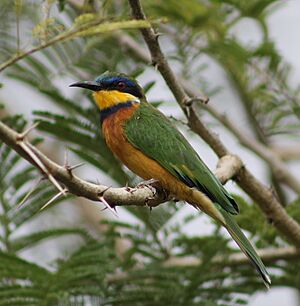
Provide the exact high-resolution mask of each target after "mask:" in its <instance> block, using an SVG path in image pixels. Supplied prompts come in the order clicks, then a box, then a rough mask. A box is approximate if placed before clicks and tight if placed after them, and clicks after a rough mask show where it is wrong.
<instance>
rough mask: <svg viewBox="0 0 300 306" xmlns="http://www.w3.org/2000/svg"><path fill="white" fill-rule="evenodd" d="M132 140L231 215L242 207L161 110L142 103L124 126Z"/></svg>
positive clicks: (132, 142)
mask: <svg viewBox="0 0 300 306" xmlns="http://www.w3.org/2000/svg"><path fill="white" fill-rule="evenodd" d="M124 131H125V135H126V137H127V139H128V141H129V142H130V143H131V144H132V145H133V146H135V147H136V148H137V149H139V150H140V151H142V152H143V153H144V154H145V155H147V156H148V157H150V158H152V159H154V160H155V161H157V162H158V163H159V164H160V165H161V166H163V167H164V168H165V169H167V170H168V171H169V172H170V173H172V174H173V175H174V176H175V177H177V178H178V179H180V180H181V181H182V182H184V183H185V184H186V185H188V186H189V187H193V188H197V189H198V190H200V191H201V192H203V193H204V194H206V195H207V196H208V197H209V198H210V199H211V201H212V202H214V203H218V204H219V205H220V206H221V207H222V208H223V209H225V210H226V211H227V212H229V213H231V214H237V213H238V211H239V210H238V206H237V204H236V202H235V201H234V199H233V198H232V197H231V196H230V194H229V193H228V192H227V191H226V190H225V188H224V187H223V186H222V184H221V183H220V182H219V180H218V179H217V178H216V177H215V176H214V174H213V173H212V172H211V171H210V170H209V168H208V167H207V166H206V165H205V164H204V162H203V161H202V160H201V158H200V157H199V155H198V154H197V153H196V151H195V150H194V149H193V148H192V146H191V145H190V144H189V143H188V141H187V140H186V139H185V138H184V137H183V135H182V134H181V133H180V132H179V131H178V130H177V129H176V128H175V127H174V125H173V124H172V123H171V122H170V121H169V120H168V119H167V118H166V117H165V116H164V115H163V114H162V113H160V112H159V111H158V110H157V109H155V108H154V107H153V106H152V105H150V104H149V103H147V102H142V103H141V105H140V107H139V108H138V109H137V110H136V111H135V113H134V115H133V116H132V118H130V119H129V120H128V121H127V122H126V123H125V126H124Z"/></svg>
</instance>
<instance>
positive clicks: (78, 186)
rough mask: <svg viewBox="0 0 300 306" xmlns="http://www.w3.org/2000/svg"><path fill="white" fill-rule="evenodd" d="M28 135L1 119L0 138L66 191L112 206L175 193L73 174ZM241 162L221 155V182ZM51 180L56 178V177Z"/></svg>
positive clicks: (148, 202)
mask: <svg viewBox="0 0 300 306" xmlns="http://www.w3.org/2000/svg"><path fill="white" fill-rule="evenodd" d="M25 136H26V132H25V133H17V132H15V131H14V130H12V129H11V128H9V127H8V126H6V125H5V124H4V123H3V122H1V121H0V139H2V140H3V141H4V142H5V143H6V144H7V145H8V146H9V147H11V148H12V149H14V150H15V151H16V152H17V153H18V154H19V155H21V156H22V157H23V158H25V159H26V160H28V161H29V162H30V163H31V164H32V165H33V166H35V167H36V168H37V169H39V170H40V171H41V172H42V174H43V175H45V176H47V178H48V179H49V180H51V177H53V178H54V179H55V180H57V181H58V182H59V183H60V184H63V185H64V186H65V188H66V192H70V193H72V194H74V195H77V196H80V197H84V198H87V199H89V200H92V201H98V202H99V201H102V202H104V203H105V202H106V203H107V204H109V205H110V206H111V207H116V206H124V205H126V206H130V205H136V206H149V207H155V206H157V205H159V204H162V203H165V202H166V201H168V200H171V199H172V196H171V195H169V194H168V192H167V191H166V190H163V189H162V188H160V187H159V186H157V184H156V183H155V182H154V183H153V182H152V183H151V182H145V183H142V184H139V185H138V186H136V187H135V188H131V187H122V188H111V187H108V186H104V185H96V184H93V183H90V182H87V181H84V180H82V179H80V178H79V177H77V176H76V175H74V174H73V172H72V171H71V169H72V167H70V166H60V165H58V164H57V163H55V162H54V161H52V160H51V159H49V158H48V157H47V156H46V155H44V154H43V153H42V152H41V151H39V150H38V149H37V148H36V147H35V146H33V145H32V144H31V143H30V142H28V141H26V140H24V137H25ZM241 166H242V165H241V164H239V161H238V160H236V158H235V157H234V156H233V157H230V156H225V157H224V158H223V159H220V162H219V164H218V169H217V171H216V176H217V177H220V180H221V182H222V183H223V184H225V183H226V182H227V181H228V180H229V179H230V178H231V176H232V175H235V172H234V171H232V169H236V170H237V171H238V170H239V168H240V167H241ZM51 181H52V182H53V180H51ZM55 182H56V181H55ZM54 184H55V186H56V187H58V189H59V190H60V194H63V192H64V190H65V188H63V187H62V186H60V185H59V186H57V184H58V183H57V182H56V183H54ZM50 201H51V200H50ZM46 206H47V204H46Z"/></svg>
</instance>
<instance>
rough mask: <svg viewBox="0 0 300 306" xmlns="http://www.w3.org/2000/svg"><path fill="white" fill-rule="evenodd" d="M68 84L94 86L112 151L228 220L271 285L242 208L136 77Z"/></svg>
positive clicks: (239, 242)
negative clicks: (242, 223) (241, 220)
mask: <svg viewBox="0 0 300 306" xmlns="http://www.w3.org/2000/svg"><path fill="white" fill-rule="evenodd" d="M70 87H81V88H85V89H89V90H91V91H93V98H94V101H95V103H96V105H97V106H98V108H99V110H100V118H101V119H100V120H101V124H102V134H103V136H104V138H105V141H106V143H107V146H108V147H109V148H110V150H111V151H112V152H113V154H114V155H115V156H116V157H117V158H118V159H119V160H120V161H121V162H122V163H123V164H124V165H125V166H127V168H129V169H130V170H131V171H132V172H134V173H135V174H136V175H138V176H139V177H141V178H142V179H144V180H155V181H157V182H158V183H159V185H160V186H161V187H162V188H163V189H165V190H167V191H168V192H169V193H170V194H172V195H174V196H175V198H176V199H179V200H182V201H185V202H187V203H189V204H191V205H192V206H194V207H195V208H197V209H200V210H201V211H203V212H204V213H206V214H208V215H209V216H210V217H212V218H213V219H214V220H216V221H217V222H218V223H219V224H221V225H222V226H224V227H225V228H226V230H227V231H228V232H229V234H230V235H231V237H232V238H233V240H234V241H235V242H236V243H237V245H238V246H239V247H240V249H241V250H242V251H243V252H244V253H245V255H246V256H247V257H248V258H249V259H250V262H252V264H253V265H254V267H255V268H256V270H257V271H258V273H259V274H260V276H261V278H262V280H263V282H264V284H265V285H266V286H267V288H269V285H270V284H271V279H270V276H269V274H268V272H267V270H266V268H265V266H264V264H263V262H262V260H261V259H260V257H259V255H258V254H257V252H256V250H255V248H254V247H253V246H252V244H251V242H250V241H249V240H248V239H247V237H246V236H245V235H244V233H243V232H242V230H241V229H240V227H239V226H238V224H237V222H236V221H235V219H234V217H233V215H236V214H238V213H239V208H238V205H237V203H236V201H235V200H234V198H233V197H232V196H231V195H230V193H229V192H228V191H227V190H226V189H225V188H224V187H223V185H222V184H221V183H220V181H219V180H218V179H217V178H216V177H215V175H214V174H213V173H212V172H211V171H210V169H209V168H208V167H207V166H206V164H205V163H204V162H203V160H202V159H201V158H200V156H199V155H198V153H197V152H196V151H195V150H194V148H193V147H192V146H191V145H190V143H189V142H188V141H187V139H186V138H185V137H184V136H183V135H182V134H181V132H180V131H179V130H178V129H177V128H176V127H175V125H174V124H173V123H172V122H171V121H170V120H169V119H168V118H167V117H166V116H165V115H164V114H163V113H162V112H160V111H159V110H158V109H157V108H155V107H154V106H153V105H151V103H149V102H148V101H147V99H146V96H145V93H144V90H143V88H142V87H141V86H140V85H139V84H138V82H137V81H136V80H135V79H134V78H132V77H130V76H127V75H126V74H123V73H116V72H105V73H103V74H101V75H100V76H99V77H97V78H96V79H95V80H94V81H80V82H76V83H73V84H71V85H70Z"/></svg>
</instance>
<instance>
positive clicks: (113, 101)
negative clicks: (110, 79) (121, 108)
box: [93, 90, 138, 110]
mask: <svg viewBox="0 0 300 306" xmlns="http://www.w3.org/2000/svg"><path fill="white" fill-rule="evenodd" d="M93 96H94V99H95V102H96V104H97V105H98V107H99V109H100V110H102V109H106V108H110V107H112V106H114V105H117V104H120V103H126V102H129V101H137V100H138V99H137V98H136V97H135V96H133V95H131V94H129V93H126V92H120V91H117V90H100V91H96V92H94V93H93Z"/></svg>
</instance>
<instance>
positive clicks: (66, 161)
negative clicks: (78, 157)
mask: <svg viewBox="0 0 300 306" xmlns="http://www.w3.org/2000/svg"><path fill="white" fill-rule="evenodd" d="M64 166H65V168H67V167H69V151H68V149H66V150H65V156H64Z"/></svg>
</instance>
